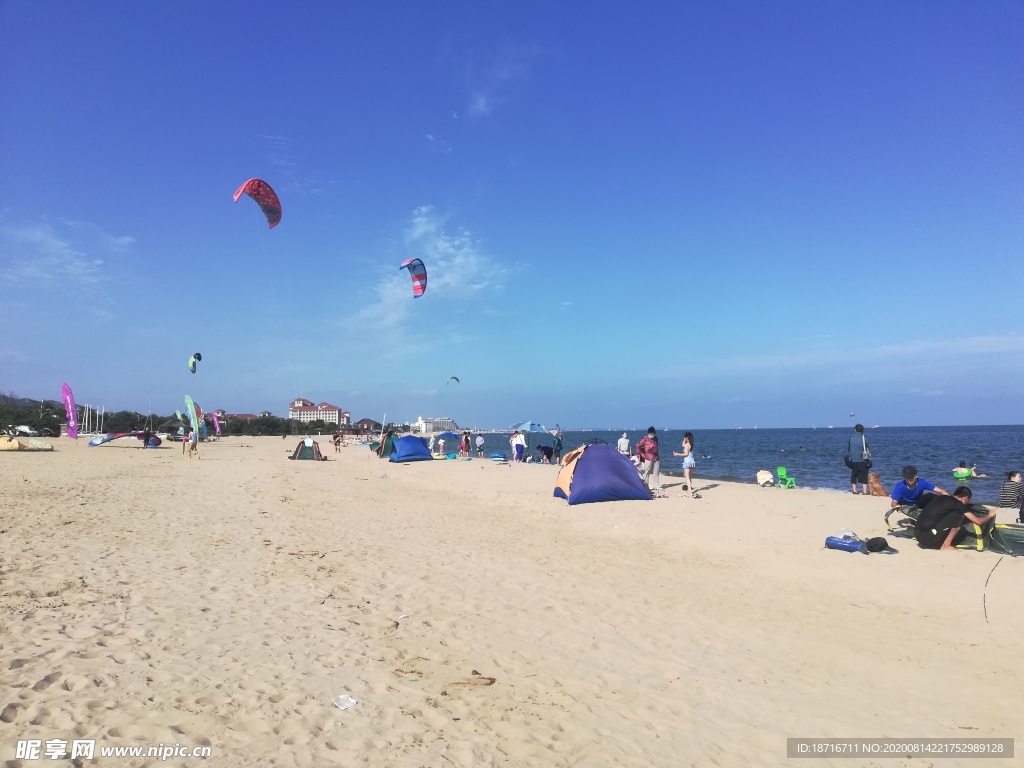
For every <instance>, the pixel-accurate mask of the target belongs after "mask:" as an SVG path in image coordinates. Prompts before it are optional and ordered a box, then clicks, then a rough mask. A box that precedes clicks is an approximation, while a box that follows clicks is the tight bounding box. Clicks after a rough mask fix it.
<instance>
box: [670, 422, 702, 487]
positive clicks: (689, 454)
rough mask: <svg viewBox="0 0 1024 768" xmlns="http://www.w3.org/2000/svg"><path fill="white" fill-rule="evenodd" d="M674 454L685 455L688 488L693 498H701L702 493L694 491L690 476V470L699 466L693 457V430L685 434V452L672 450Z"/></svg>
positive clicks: (685, 475)
mask: <svg viewBox="0 0 1024 768" xmlns="http://www.w3.org/2000/svg"><path fill="white" fill-rule="evenodd" d="M672 455H673V456H682V457H683V478H684V479H685V480H686V490H687V491H689V492H690V497H691V498H694V499H699V498H700V495H699V494H696V493H694V492H693V480H692V478H691V477H690V470H692V469H693V468H694V467H696V466H697V461H696V460H695V459H694V458H693V432H686V433H684V434H683V452H682V453H679V452H678V451H672Z"/></svg>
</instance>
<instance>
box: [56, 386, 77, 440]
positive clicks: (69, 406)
mask: <svg viewBox="0 0 1024 768" xmlns="http://www.w3.org/2000/svg"><path fill="white" fill-rule="evenodd" d="M60 396H61V399H62V400H63V401H64V412H65V413H66V414H67V418H68V437H70V438H71V439H72V440H77V439H78V410H77V409H76V408H75V396H74V395H73V394H71V387H69V386H68V385H67V382H65V383H64V386H62V387H61V388H60Z"/></svg>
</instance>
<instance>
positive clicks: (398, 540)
mask: <svg viewBox="0 0 1024 768" xmlns="http://www.w3.org/2000/svg"><path fill="white" fill-rule="evenodd" d="M298 439H299V438H297V437H296V438H289V439H287V440H282V439H281V438H280V437H276V438H274V437H264V438H260V437H255V438H248V437H246V438H224V439H223V440H221V441H220V442H219V443H210V444H202V445H201V448H200V451H201V456H202V458H201V459H200V460H189V459H187V458H183V457H182V455H181V452H180V451H178V450H176V448H177V446H175V447H174V448H167V449H163V448H161V449H145V450H144V449H142V448H141V447H137V446H132V445H124V446H118V445H117V444H116V443H111V444H107V445H105V446H101V447H97V448H87V447H86V446H85V445H84V444H81V445H79V446H77V447H76V446H75V445H74V444H73V441H70V440H68V439H67V438H60V439H54V440H52V442H53V443H54V445H55V448H56V450H55V451H54V452H53V453H40V454H30V453H24V454H21V453H19V454H18V455H12V456H11V457H10V458H4V457H2V456H0V462H3V463H4V466H3V471H2V472H0V498H2V499H3V500H4V505H5V506H4V515H3V521H4V524H3V533H0V537H2V538H0V571H2V576H3V580H2V590H0V591H2V594H3V596H4V601H3V612H2V613H0V644H2V648H3V651H4V657H5V658H6V659H9V660H11V662H10V663H9V664H7V665H5V666H4V668H3V670H2V671H0V677H2V679H3V680H4V682H6V683H7V686H5V687H3V689H2V690H3V693H2V695H0V711H2V712H3V714H4V717H3V718H2V722H0V729H2V730H3V732H5V733H7V734H9V738H8V739H6V740H5V746H3V747H0V754H2V755H3V757H4V759H6V760H13V759H14V744H15V742H16V740H19V739H30V738H39V739H44V740H45V739H53V738H72V737H73V736H74V734H87V737H88V738H96V739H97V740H98V742H99V743H102V744H148V743H153V744H156V743H158V742H164V743H168V744H173V743H175V742H180V743H181V744H183V745H184V744H189V745H193V744H207V745H209V746H210V747H211V748H212V750H213V755H212V758H213V760H214V761H215V763H216V764H217V765H224V766H229V768H233V767H234V766H238V767H239V768H241V766H245V765H252V764H253V763H254V762H258V763H260V764H266V765H274V766H293V765H294V766H299V765H353V764H355V765H384V764H394V765H398V764H416V765H427V766H449V765H453V764H454V765H457V766H472V765H507V766H531V765H565V766H570V765H583V764H588V765H612V764H614V765H627V766H641V765H643V766H652V765H653V766H670V765H671V766H675V765H679V764H682V763H691V764H694V765H702V766H704V765H712V764H722V765H746V764H758V765H765V764H771V765H779V764H793V765H802V764H803V761H800V760H787V758H786V738H787V737H804V736H813V737H819V738H825V737H833V738H847V737H851V736H859V737H888V736H891V737H908V738H909V737H920V736H922V735H924V736H928V737H930V738H940V737H964V736H965V735H966V736H969V737H972V738H979V737H993V738H995V737H1014V736H1017V735H1018V734H1017V733H1016V731H1015V729H1016V728H1018V720H1019V718H1017V717H1016V712H1017V710H1018V709H1019V707H1018V703H1017V698H1018V697H1017V696H1016V692H1015V691H1014V690H1013V686H1012V685H1008V684H1006V682H1005V681H1006V680H1012V679H1014V678H1015V677H1016V676H1019V675H1021V674H1022V673H1024V659H1021V658H1020V654H1019V637H1020V636H1021V632H1022V631H1024V618H1022V617H1021V616H1020V612H1019V611H1018V602H1019V601H1018V596H1019V595H1020V594H1021V591H1022V589H1024V568H1022V567H1021V563H1020V562H1019V560H1016V559H1008V561H1007V562H1006V563H1001V560H999V556H997V555H995V554H993V553H990V552H983V553H967V552H957V553H950V554H947V553H938V552H931V551H924V550H920V549H918V548H917V547H916V545H915V544H914V542H912V541H908V540H903V539H898V538H895V537H893V536H892V535H891V534H888V533H887V531H886V530H885V525H884V522H883V517H884V511H885V510H884V508H885V507H887V506H888V502H887V500H886V499H881V498H876V497H861V496H854V495H852V494H845V495H844V494H841V493H838V494H837V493H834V492H829V493H822V492H819V491H814V490H806V489H801V490H800V491H798V492H792V491H787V492H785V493H780V492H778V491H777V490H775V489H762V488H760V487H758V486H756V485H755V484H745V483H728V482H721V481H706V480H700V479H698V478H695V479H697V480H698V482H697V483H696V485H697V487H698V490H699V491H700V492H701V494H702V496H703V498H702V499H701V500H693V499H688V498H683V497H681V496H679V495H678V493H677V491H676V490H675V487H677V485H676V484H677V480H676V478H675V477H674V476H669V477H670V478H671V479H670V480H669V481H668V482H664V481H663V486H667V487H668V491H669V493H670V494H671V496H670V498H668V499H656V500H652V501H649V502H647V501H636V502H632V501H631V502H610V503H603V504H587V505H579V506H573V507H569V506H568V505H566V504H565V503H564V502H563V501H561V500H558V499H555V498H553V497H552V490H553V486H554V479H555V474H556V471H552V472H550V473H548V472H534V471H533V470H531V469H523V468H522V467H519V466H507V465H506V466H500V465H497V464H494V463H493V462H491V461H489V460H487V459H484V460H480V459H473V460H471V461H464V460H459V461H443V462H442V461H429V462H428V461H425V462H417V463H412V464H407V465H406V464H392V463H390V462H388V461H386V460H379V459H377V458H376V457H375V456H373V454H372V453H371V452H370V451H369V450H368V449H367V448H365V447H357V446H354V445H353V446H349V447H347V448H343V449H342V450H341V453H334V449H333V446H331V445H330V444H329V443H324V442H321V449H322V450H323V451H324V453H325V455H326V456H328V457H329V459H330V460H329V461H327V462H306V461H289V460H288V459H286V458H285V455H286V454H290V453H291V451H292V450H293V449H294V447H295V443H296V442H297V441H298ZM551 469H552V470H556V468H554V467H551ZM843 528H851V529H853V530H855V531H856V532H857V533H858V534H860V535H861V536H862V537H865V538H867V537H869V536H877V535H884V536H887V538H888V539H889V541H890V543H891V544H893V545H894V546H895V547H896V548H897V549H898V550H899V554H896V555H860V554H854V553H846V552H837V551H834V550H826V549H824V548H823V541H824V538H825V537H826V536H828V535H831V534H832V533H834V532H836V531H838V530H841V529H843ZM997 562H998V563H1000V564H1001V567H999V569H998V570H997V571H995V572H994V573H992V571H993V567H994V566H995V565H996V564H997ZM988 577H990V578H988ZM986 578H988V582H987V583H986ZM983 608H984V610H983ZM951 654H952V658H954V659H956V658H960V659H961V660H962V663H953V664H950V658H951ZM475 672H476V673H479V674H474V673H475ZM492 678H493V683H490V684H489V683H488V682H487V681H488V680H490V679H492ZM937 680H943V683H942V684H941V685H937V684H936V681H937ZM478 681H482V682H478ZM343 693H348V694H350V695H351V696H353V697H354V698H355V699H357V700H358V702H359V703H358V704H357V705H356V706H354V707H352V708H350V709H347V710H344V711H342V710H340V709H338V708H336V707H335V706H333V704H332V701H333V700H334V698H335V697H337V696H338V695H340V694H343ZM965 728H967V729H968V730H964V729H965ZM943 762H944V764H946V761H945V760H944V761H943ZM197 763H198V760H192V761H188V760H179V761H178V762H174V761H169V762H167V763H165V764H167V765H196V764H197ZM124 764H125V765H149V764H154V765H155V764H156V763H155V762H151V763H146V762H145V761H143V760H138V761H133V760H125V762H124ZM857 764H859V763H857V762H854V763H849V762H847V761H844V762H843V765H851V766H852V765H857ZM968 764H969V763H968V762H967V761H964V760H957V759H951V760H949V761H948V765H950V766H958V765H964V766H966V765H968ZM1008 764H1010V761H1009V760H998V759H997V760H994V761H993V762H992V765H993V766H999V765H1008Z"/></svg>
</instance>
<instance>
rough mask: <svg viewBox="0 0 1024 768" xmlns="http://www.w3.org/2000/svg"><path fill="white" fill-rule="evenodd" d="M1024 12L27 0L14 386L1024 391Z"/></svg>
mask: <svg viewBox="0 0 1024 768" xmlns="http://www.w3.org/2000/svg"><path fill="white" fill-rule="evenodd" d="M1022 39H1024V4H1021V3H1019V2H1000V1H999V0H995V1H993V2H985V3H973V2H933V1H931V0H929V1H928V2H913V1H908V2H898V3H893V2H887V3H880V2H848V3H841V2H840V3H821V2H780V3H761V2H715V3H670V2H662V3H653V2H636V3H621V2H619V3H613V2H588V3H583V2H566V3H542V2H532V1H526V2H524V1H522V0H517V1H516V2H481V1H479V0H477V1H475V2H436V3H408V2H379V3H362V2H358V3H357V2H344V3H343V2H337V3H282V2H275V3H264V2H258V1H256V0H247V2H244V3H243V2H218V3H184V4H182V3H168V2H147V3H129V2H97V3H33V2H27V1H24V2H11V1H10V0H7V1H6V2H4V1H3V0H0V72H2V74H3V77H2V78H0V147H2V148H3V149H2V150H0V295H2V296H3V297H4V302H3V316H4V333H3V334H2V335H0V390H3V391H4V392H12V391H13V392H15V393H16V394H18V395H21V396H28V397H52V398H54V399H59V393H60V385H61V383H62V382H63V381H67V382H69V383H70V384H71V385H72V387H73V388H74V390H75V395H76V399H77V400H78V401H79V402H80V403H86V402H88V403H92V404H102V405H105V406H106V407H107V408H113V409H115V410H120V409H130V410H143V411H145V410H148V409H149V407H150V404H152V408H153V410H155V411H157V412H159V413H168V412H171V411H173V410H174V409H175V408H180V407H181V405H182V400H183V397H184V395H185V394H189V395H191V396H192V397H193V398H194V399H195V401H196V402H197V403H199V404H200V405H201V406H202V407H203V408H204V409H213V408H224V409H225V410H227V411H229V412H241V411H256V412H258V411H260V410H263V409H268V410H270V411H272V412H274V413H276V414H278V415H284V414H285V412H286V409H287V403H288V402H289V401H290V400H291V399H293V398H294V397H298V396H301V397H306V398H309V399H311V400H313V401H315V402H320V401H322V400H326V401H328V402H331V403H334V404H335V405H339V406H341V407H342V408H344V409H346V410H349V411H350V412H351V413H352V416H353V418H354V419H359V418H363V417H371V418H375V419H378V420H379V419H380V418H381V417H382V416H383V415H384V413H385V412H386V413H387V415H388V419H389V420H391V419H393V418H394V419H399V420H414V419H415V418H416V417H417V416H421V415H422V416H425V417H426V416H442V415H444V416H450V417H452V418H454V419H455V420H456V421H457V422H459V423H460V424H462V425H465V426H471V425H476V426H481V427H500V426H507V425H509V424H512V423H514V422H517V421H521V420H525V419H535V420H539V421H543V422H545V423H549V424H554V423H559V424H561V425H562V427H563V428H572V427H620V426H622V427H625V426H630V427H634V426H636V427H639V426H643V425H646V424H648V423H655V424H658V425H659V426H671V427H680V428H714V427H731V426H733V425H743V426H751V425H753V424H755V423H756V424H759V425H760V426H762V427H766V426H809V425H811V424H819V425H820V424H828V423H836V424H837V425H838V424H840V423H846V422H847V421H848V414H849V412H851V411H854V412H856V413H857V414H858V419H860V418H863V420H864V422H865V423H868V424H873V423H878V424H883V425H901V424H968V423H978V424H985V423H1021V421H1022V405H1021V403H1020V397H1019V395H1020V382H1021V381H1022V380H1024V354H1022V353H1024V322H1022V319H1021V318H1022V313H1021V310H1020V300H1019V298H1018V297H1019V294H1020V282H1021V277H1020V269H1021V266H1020V265H1021V257H1022V255H1024V191H1022V190H1024V186H1022V183H1021V181H1022V179H1024V140H1022V139H1024V56H1021V52H1020V41H1021V40H1022ZM252 177H257V178H262V179H264V180H266V181H267V182H268V183H269V184H271V185H272V186H273V187H274V188H275V189H276V191H277V192H278V194H279V196H280V198H281V201H282V207H283V209H284V215H283V218H282V222H281V224H280V225H279V226H278V227H276V228H275V229H274V230H268V229H267V228H266V224H265V222H263V221H262V218H261V214H260V213H259V209H258V208H257V206H256V205H255V204H254V203H252V201H251V200H248V199H243V200H241V201H239V203H237V204H234V203H233V202H232V194H233V192H234V190H235V189H236V187H238V185H239V184H241V183H242V182H243V181H245V180H246V179H248V178H252ZM413 256H417V257H419V258H421V259H423V261H424V262H425V263H426V265H427V269H428V273H429V284H428V288H427V292H426V295H425V296H423V297H422V298H419V299H413V298H412V292H411V286H410V281H409V278H408V275H407V274H406V273H404V272H400V271H399V270H398V265H399V264H400V263H401V262H402V261H403V260H405V259H407V258H410V257H413ZM196 351H199V352H201V353H202V355H203V361H202V363H201V364H200V368H199V372H198V373H197V374H195V375H192V374H190V373H189V372H188V370H187V367H186V363H187V359H188V357H189V355H191V354H192V353H193V352H196ZM451 375H457V376H458V377H459V378H460V379H461V383H460V384H458V385H456V384H454V383H453V384H452V385H451V386H446V385H445V382H446V381H447V379H448V377H449V376H451Z"/></svg>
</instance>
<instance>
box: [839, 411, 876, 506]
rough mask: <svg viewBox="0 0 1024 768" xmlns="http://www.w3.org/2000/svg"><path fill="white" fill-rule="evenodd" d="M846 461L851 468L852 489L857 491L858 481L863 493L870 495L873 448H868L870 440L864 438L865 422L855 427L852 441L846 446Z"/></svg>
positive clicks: (851, 436) (851, 437) (854, 491)
mask: <svg viewBox="0 0 1024 768" xmlns="http://www.w3.org/2000/svg"><path fill="white" fill-rule="evenodd" d="M844 463H845V464H846V466H848V467H849V468H850V490H851V491H852V492H853V493H857V483H860V487H861V493H863V494H864V495H865V496H870V495H871V487H870V485H869V480H868V470H869V469H871V450H870V449H869V448H868V441H867V440H866V439H865V438H864V425H863V424H857V425H856V426H855V427H854V428H853V434H852V435H850V442H849V443H848V444H847V446H846V461H845V462H844Z"/></svg>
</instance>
